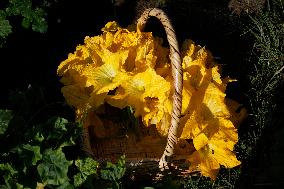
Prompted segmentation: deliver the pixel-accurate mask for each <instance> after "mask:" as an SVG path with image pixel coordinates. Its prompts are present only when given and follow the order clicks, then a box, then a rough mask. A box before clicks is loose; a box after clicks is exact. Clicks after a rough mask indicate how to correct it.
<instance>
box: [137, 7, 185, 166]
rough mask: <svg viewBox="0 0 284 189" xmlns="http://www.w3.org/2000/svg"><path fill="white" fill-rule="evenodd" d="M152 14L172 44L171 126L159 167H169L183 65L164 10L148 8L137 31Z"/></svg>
mask: <svg viewBox="0 0 284 189" xmlns="http://www.w3.org/2000/svg"><path fill="white" fill-rule="evenodd" d="M151 16H153V17H156V18H158V19H159V20H160V22H161V23H162V24H163V26H164V28H165V31H166V34H167V39H168V42H169V45H170V59H171V64H172V76H173V84H174V94H173V112H172V117H171V126H170V129H169V133H168V138H167V145H166V147H165V150H164V153H163V155H162V157H161V159H160V162H159V167H160V168H161V169H164V168H165V167H167V162H169V161H170V157H172V155H173V152H174V147H175V144H176V143H177V139H178V138H177V131H178V126H179V121H180V115H181V107H182V65H181V57H180V53H179V46H178V41H177V38H176V35H175V31H174V29H173V26H172V24H171V22H170V20H169V18H168V16H167V15H166V14H165V13H164V12H163V11H162V10H160V9H157V8H151V9H146V10H145V11H144V13H143V14H142V15H141V17H140V18H139V19H138V21H137V31H141V30H143V29H144V27H145V25H146V22H147V19H148V18H149V17H151Z"/></svg>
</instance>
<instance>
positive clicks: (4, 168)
mask: <svg viewBox="0 0 284 189" xmlns="http://www.w3.org/2000/svg"><path fill="white" fill-rule="evenodd" d="M0 172H1V173H8V174H10V175H11V176H14V175H16V174H17V173H18V171H17V170H15V169H14V168H13V167H12V166H11V165H10V164H9V163H5V164H3V163H1V164H0Z"/></svg>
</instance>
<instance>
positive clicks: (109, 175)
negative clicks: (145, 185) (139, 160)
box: [101, 156, 126, 189]
mask: <svg viewBox="0 0 284 189" xmlns="http://www.w3.org/2000/svg"><path fill="white" fill-rule="evenodd" d="M125 171H126V169H125V156H122V157H121V158H120V159H119V160H118V162H117V164H113V163H111V162H107V164H106V167H105V168H103V169H102V170H101V177H102V179H105V180H108V181H111V182H112V183H113V186H112V188H114V189H119V188H121V187H120V184H121V183H120V182H119V180H120V179H121V178H122V177H123V175H124V173H125Z"/></svg>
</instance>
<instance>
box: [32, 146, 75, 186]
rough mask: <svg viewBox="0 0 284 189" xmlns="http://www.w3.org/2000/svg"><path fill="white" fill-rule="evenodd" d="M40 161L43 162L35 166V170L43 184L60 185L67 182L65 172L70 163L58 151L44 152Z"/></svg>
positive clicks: (48, 150)
mask: <svg viewBox="0 0 284 189" xmlns="http://www.w3.org/2000/svg"><path fill="white" fill-rule="evenodd" d="M42 159H43V162H42V163H41V164H39V165H38V166H37V170H38V173H39V175H40V178H41V180H42V182H43V183H44V184H51V185H62V184H64V183H66V182H68V181H69V178H68V176H67V172H68V167H69V166H70V165H71V164H72V162H71V161H67V160H66V158H65V154H64V153H63V152H62V151H61V150H60V149H58V150H52V149H47V150H45V151H44V154H43V158H42Z"/></svg>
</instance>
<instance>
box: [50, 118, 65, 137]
mask: <svg viewBox="0 0 284 189" xmlns="http://www.w3.org/2000/svg"><path fill="white" fill-rule="evenodd" d="M67 124H68V120H67V119H64V118H61V117H52V118H50V119H49V120H48V121H47V126H50V127H52V132H50V133H49V135H48V137H47V140H58V139H60V138H61V137H62V136H63V135H64V134H65V133H66V131H67V128H66V125H67Z"/></svg>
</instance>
